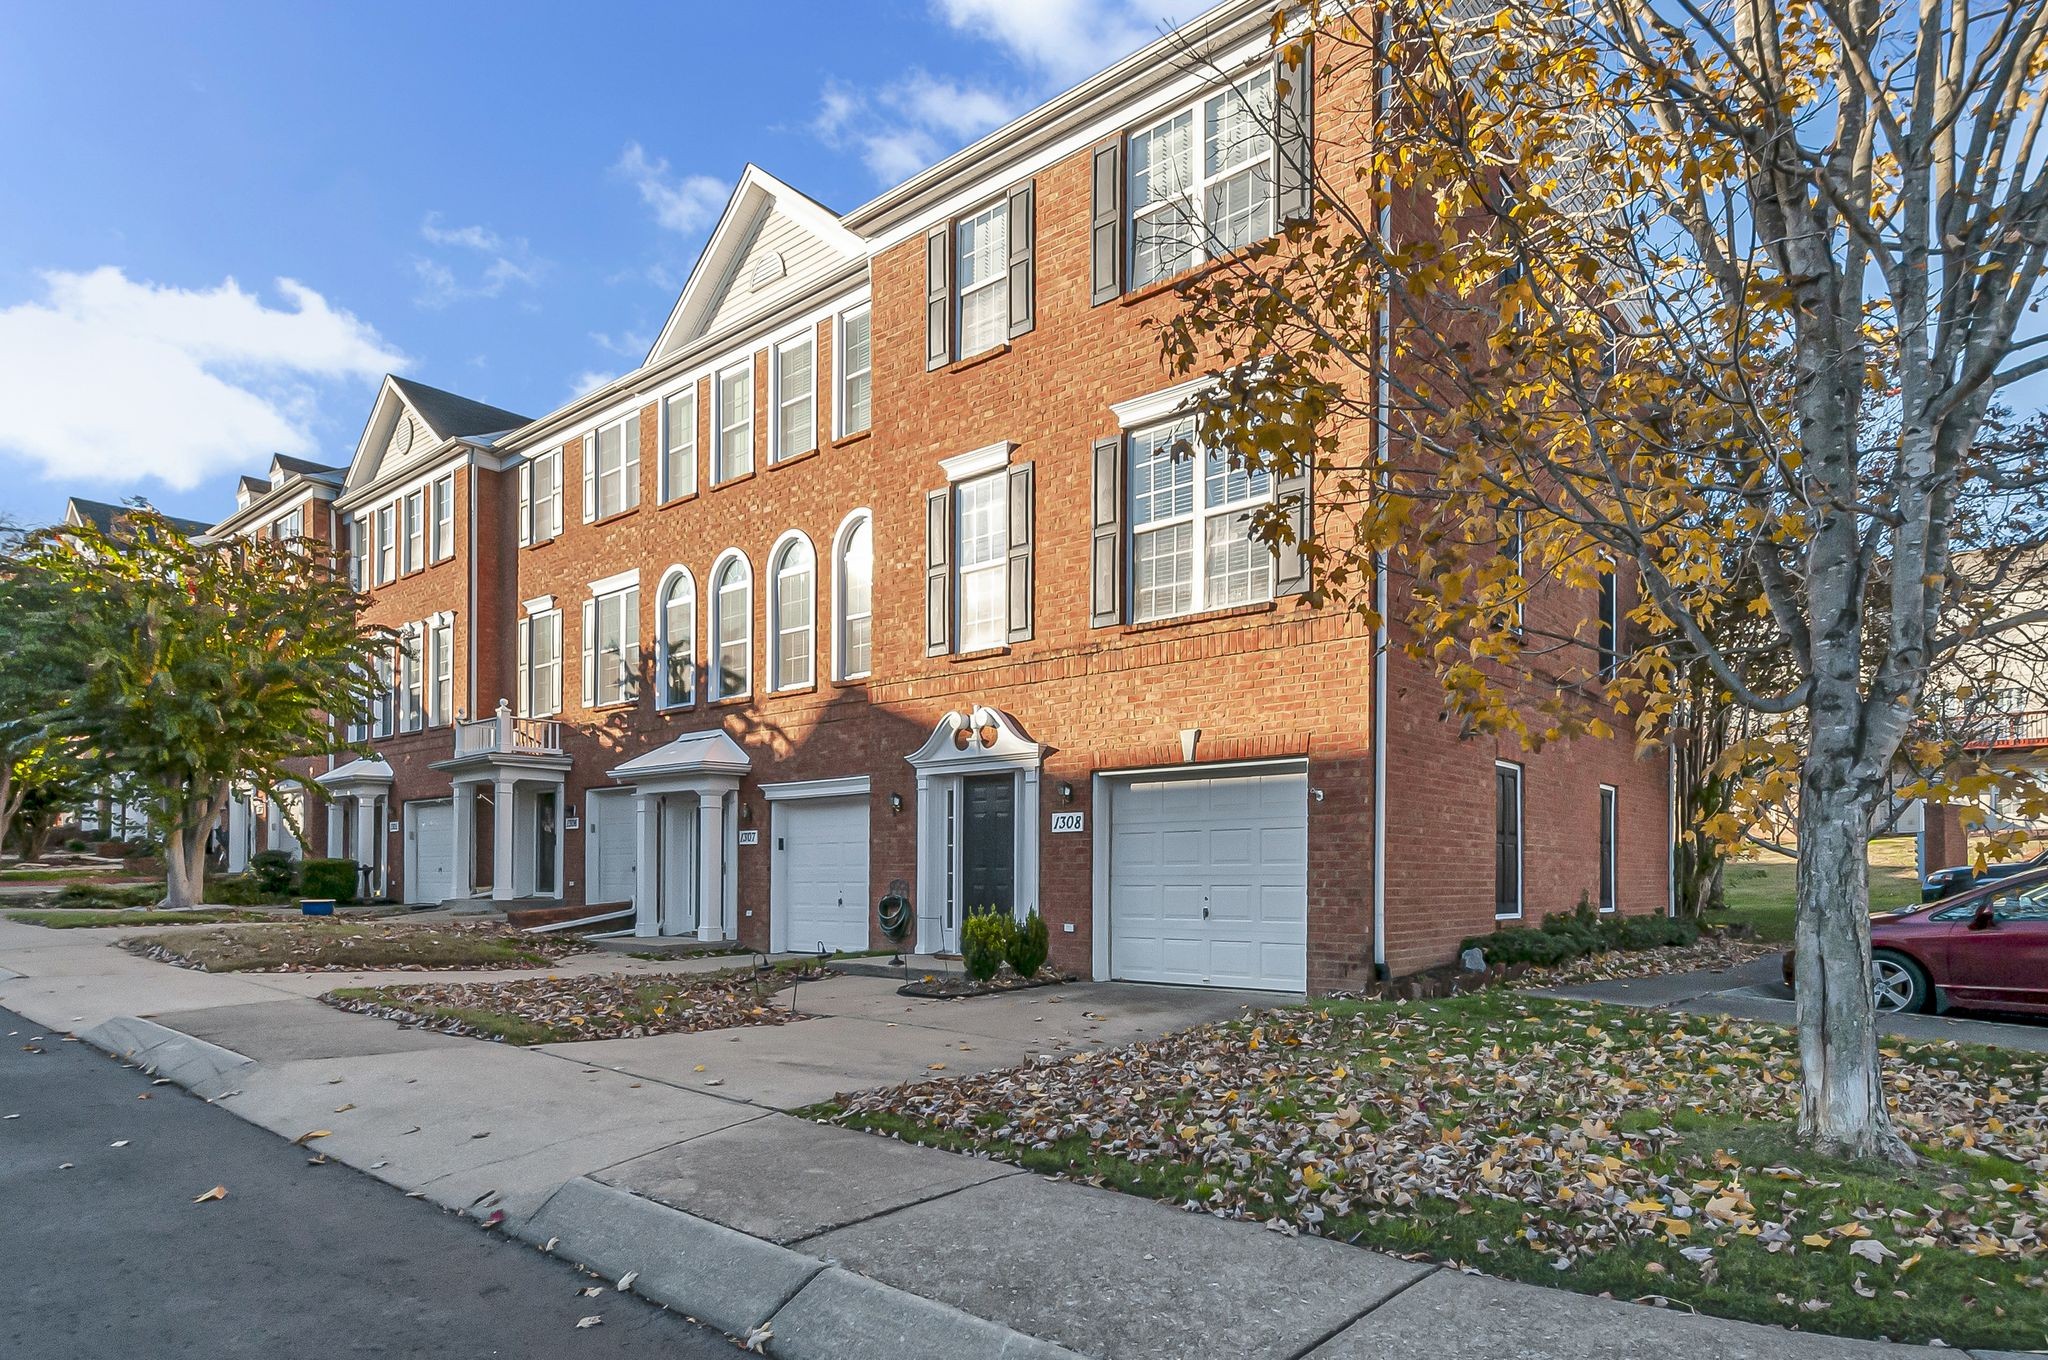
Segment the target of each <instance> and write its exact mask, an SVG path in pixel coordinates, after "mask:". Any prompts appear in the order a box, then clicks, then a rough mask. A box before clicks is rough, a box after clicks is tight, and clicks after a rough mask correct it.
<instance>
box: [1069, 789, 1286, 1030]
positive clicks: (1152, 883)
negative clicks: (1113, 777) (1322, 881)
mask: <svg viewBox="0 0 2048 1360" xmlns="http://www.w3.org/2000/svg"><path fill="white" fill-rule="evenodd" d="M1109 921H1110V928H1109V968H1110V976H1111V977H1116V978H1127V979H1130V980H1131V981H1135V982H1178V983H1192V984H1196V985H1201V986H1212V987H1254V988H1261V989H1266V990H1272V991H1287V992H1299V991H1306V990H1307V987H1308V776H1307V775H1306V774H1304V773H1298V772H1297V773H1286V774H1267V775H1236V776H1231V777H1228V778H1217V779H1135V780H1132V781H1131V782H1130V783H1127V784H1120V785H1117V786H1115V788H1114V791H1113V792H1112V794H1111V803H1110V861H1109Z"/></svg>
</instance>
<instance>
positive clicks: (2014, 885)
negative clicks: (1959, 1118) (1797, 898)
mask: <svg viewBox="0 0 2048 1360" xmlns="http://www.w3.org/2000/svg"><path fill="white" fill-rule="evenodd" d="M1785 981H1786V983H1787V984H1788V985H1789V984H1790V983H1791V981H1792V955H1791V954H1790V953H1787V954H1786V955H1785ZM1870 987H1871V993H1872V997H1873V999H1874V1000H1875V1001H1876V1003H1877V1008H1878V1010H1880V1011H1885V1012H1912V1011H1924V1010H1927V1009H1929V1008H1930V1007H1931V1006H1933V1005H1935V1004H1937V1003H1939V1005H1940V1006H1941V1008H1942V1009H1944V1010H1946V1009H1947V1008H1948V1007H1950V1006H1966V1007H1969V1008H1971V1009H1974V1010H1991V1011H2029V1012H2033V1013H2036V1014H2043V1015H2048V869H2035V870H2031V871H2029V872H2027V873H2024V874H2015V875H2013V876H2012V877H2011V878H2002V879H1998V880H1996V881H1994V882H1990V883H1986V884H1983V885H1981V886H1979V887H1976V888H1973V889H1971V890H1970V891H1969V892H1966V893H1961V894H1958V895H1957V896H1955V897H1951V898H1948V899H1947V900H1946V901H1941V902H1928V903H1924V904H1922V905H1920V906H1917V907H1908V908H1905V909H1904V910H1901V911H1893V912H1886V913H1885V914H1883V915H1881V916H1873V917H1871V918H1870Z"/></svg>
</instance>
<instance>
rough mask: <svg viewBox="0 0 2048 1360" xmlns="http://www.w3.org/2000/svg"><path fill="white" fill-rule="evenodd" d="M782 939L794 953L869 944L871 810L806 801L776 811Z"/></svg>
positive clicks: (854, 803)
mask: <svg viewBox="0 0 2048 1360" xmlns="http://www.w3.org/2000/svg"><path fill="white" fill-rule="evenodd" d="M776 821H777V832H776V854H777V855H778V856H779V857H780V858H781V879H782V882H781V890H782V893H783V900H782V901H781V902H780V903H778V904H776V906H777V909H778V910H780V911H781V912H782V917H783V930H784V938H785V942H786V943H787V945H788V947H789V948H791V949H805V950H808V949H815V948H817V947H818V946H819V945H820V944H822V945H823V946H824V947H825V948H827V949H865V948H867V944H868V901H867V898H868V805H867V800H866V799H864V798H834V799H820V800H817V801H812V800H809V799H805V800H802V801H798V802H790V803H784V804H782V805H781V806H780V807H779V808H778V809H777V810H776Z"/></svg>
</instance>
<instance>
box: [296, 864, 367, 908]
mask: <svg viewBox="0 0 2048 1360" xmlns="http://www.w3.org/2000/svg"><path fill="white" fill-rule="evenodd" d="M299 895H300V896H302V897H317V898H321V899H328V898H332V899H333V900H334V901H336V902H353V901H355V900H356V862H355V861H354V860H352V859H309V860H307V861H306V862H305V863H304V864H302V865H300V866H299Z"/></svg>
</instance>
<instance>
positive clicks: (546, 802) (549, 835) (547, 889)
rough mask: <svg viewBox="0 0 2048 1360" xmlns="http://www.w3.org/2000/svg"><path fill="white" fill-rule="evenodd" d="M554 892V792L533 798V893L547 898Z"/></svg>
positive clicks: (550, 790) (540, 793)
mask: <svg viewBox="0 0 2048 1360" xmlns="http://www.w3.org/2000/svg"><path fill="white" fill-rule="evenodd" d="M554 890H555V791H554V790H553V789H544V790H542V791H541V792H539V793H536V794H535V795H534V796H533V891H534V894H535V896H542V897H544V896H547V895H548V894H550V893H552V892H554Z"/></svg>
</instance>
